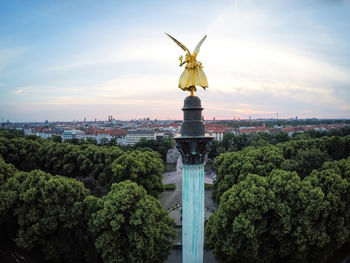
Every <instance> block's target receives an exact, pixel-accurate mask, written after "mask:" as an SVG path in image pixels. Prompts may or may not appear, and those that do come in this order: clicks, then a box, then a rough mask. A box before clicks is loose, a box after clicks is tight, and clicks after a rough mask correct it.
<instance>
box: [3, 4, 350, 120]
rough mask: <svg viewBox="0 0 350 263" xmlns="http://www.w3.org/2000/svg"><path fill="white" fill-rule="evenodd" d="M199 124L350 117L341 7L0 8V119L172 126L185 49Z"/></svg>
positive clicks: (347, 28) (347, 43) (348, 17)
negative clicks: (192, 54) (200, 78)
mask: <svg viewBox="0 0 350 263" xmlns="http://www.w3.org/2000/svg"><path fill="white" fill-rule="evenodd" d="M164 32H168V33H170V34H171V35H173V36H174V37H176V38H177V39H178V40H180V41H181V42H182V43H184V44H185V45H186V46H187V47H188V48H189V49H190V50H191V51H192V50H193V49H194V47H195V45H196V44H197V42H198V41H199V40H200V39H201V38H202V37H203V36H204V35H205V34H207V35H208V37H207V39H206V41H205V42H204V43H203V45H202V48H201V51H200V53H199V55H198V57H197V59H198V60H200V61H201V62H202V63H203V66H204V68H203V70H204V72H205V73H206V75H207V78H208V82H209V88H208V89H207V90H206V91H203V90H202V89H198V92H197V93H196V94H197V95H198V96H199V97H200V98H201V99H202V104H203V106H204V108H205V110H204V112H203V114H204V117H205V119H212V118H213V117H215V118H216V119H233V117H234V116H239V117H240V118H249V116H251V117H252V118H260V117H262V118H271V117H272V118H274V117H275V116H276V112H278V113H279V117H280V118H290V117H295V116H298V117H299V118H308V117H316V118H350V1H335V0H334V1H331V0H329V1H301V0H299V1H298V0H293V1H279V0H275V1H270V0H267V1H258V0H257V1H252V0H247V1H104V0H103V1H92V0H91V1H85V0H84V1H72V0H69V1H32V0H26V1H23V0H21V1H18V0H1V1H0V94H1V95H0V121H6V120H7V119H9V120H10V121H44V120H49V121H71V120H82V119H84V117H86V118H87V120H92V119H95V117H96V118H97V119H100V120H102V119H107V116H108V115H113V116H114V117H115V118H116V119H121V120H128V119H134V118H143V117H150V118H152V119H153V118H157V119H181V118H182V111H181V107H182V105H183V99H184V98H185V97H186V96H187V95H188V94H189V93H188V92H183V91H181V90H180V89H178V88H177V84H178V79H179V76H180V74H181V73H182V71H183V69H184V68H183V67H182V68H180V67H179V66H178V63H179V61H178V57H179V56H180V55H184V52H183V51H182V50H181V49H180V48H179V47H178V46H177V45H176V44H175V43H174V42H172V41H171V40H170V39H169V38H168V37H167V36H166V35H165V34H164Z"/></svg>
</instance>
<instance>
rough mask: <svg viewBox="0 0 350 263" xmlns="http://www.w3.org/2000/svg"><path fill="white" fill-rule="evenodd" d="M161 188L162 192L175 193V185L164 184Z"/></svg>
mask: <svg viewBox="0 0 350 263" xmlns="http://www.w3.org/2000/svg"><path fill="white" fill-rule="evenodd" d="M163 188H164V191H175V189H176V185H175V184H164V185H163Z"/></svg>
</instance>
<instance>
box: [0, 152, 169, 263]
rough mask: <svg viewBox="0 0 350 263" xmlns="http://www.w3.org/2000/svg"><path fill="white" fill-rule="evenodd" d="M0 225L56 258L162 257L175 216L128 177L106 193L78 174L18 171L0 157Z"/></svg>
mask: <svg viewBox="0 0 350 263" xmlns="http://www.w3.org/2000/svg"><path fill="white" fill-rule="evenodd" d="M0 178H1V180H2V182H1V184H0V230H1V231H2V233H3V234H5V235H7V236H8V237H9V238H11V239H13V240H15V242H16V245H17V246H18V247H19V248H21V249H24V250H29V251H36V252H37V253H38V254H42V255H43V257H44V258H45V259H47V260H49V261H51V262H101V261H102V262H162V261H163V260H165V259H166V257H167V255H168V253H169V249H170V248H171V245H172V242H173V241H172V240H173V238H174V228H173V227H174V222H173V220H172V219H171V218H169V216H168V213H167V211H165V210H163V209H162V207H161V205H160V203H159V201H158V200H156V199H155V198H154V197H152V196H150V195H148V194H147V192H146V191H145V189H144V188H143V187H141V186H139V185H137V184H136V183H134V182H132V181H130V180H127V181H124V182H121V183H118V184H112V187H111V191H110V192H109V193H108V194H107V195H106V196H104V197H102V198H97V197H93V196H91V195H89V193H90V192H89V190H87V189H86V188H84V186H83V184H82V183H81V182H78V181H77V180H75V179H73V178H67V177H63V176H52V175H50V174H48V173H45V172H43V171H40V170H32V171H30V172H24V171H18V170H16V169H15V168H14V166H13V165H11V164H7V163H5V162H4V161H3V160H2V158H0Z"/></svg>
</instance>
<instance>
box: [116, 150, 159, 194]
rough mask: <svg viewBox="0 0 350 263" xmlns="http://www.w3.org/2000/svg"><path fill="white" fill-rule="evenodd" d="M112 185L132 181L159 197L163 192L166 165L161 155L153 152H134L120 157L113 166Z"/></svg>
mask: <svg viewBox="0 0 350 263" xmlns="http://www.w3.org/2000/svg"><path fill="white" fill-rule="evenodd" d="M111 168H112V171H113V177H112V183H114V182H121V181H124V180H132V181H133V182H136V183H138V184H139V185H142V186H143V187H144V188H145V189H146V191H147V192H148V193H149V194H150V195H152V196H154V197H157V196H158V193H160V192H162V190H163V184H162V178H163V175H162V173H163V170H164V165H163V162H162V160H161V159H160V158H159V154H158V153H156V152H151V151H145V152H142V151H138V150H136V151H132V152H128V153H125V154H123V155H121V156H120V157H118V158H117V159H116V160H115V161H114V162H113V163H112V165H111Z"/></svg>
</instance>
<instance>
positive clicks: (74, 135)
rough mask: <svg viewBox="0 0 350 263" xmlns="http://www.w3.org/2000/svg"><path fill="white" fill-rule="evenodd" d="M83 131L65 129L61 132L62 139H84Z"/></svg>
mask: <svg viewBox="0 0 350 263" xmlns="http://www.w3.org/2000/svg"><path fill="white" fill-rule="evenodd" d="M84 138H85V135H84V132H83V131H81V130H75V129H73V130H65V131H64V132H63V134H62V141H65V140H73V139H79V140H80V139H84Z"/></svg>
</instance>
